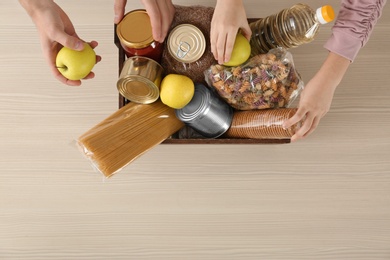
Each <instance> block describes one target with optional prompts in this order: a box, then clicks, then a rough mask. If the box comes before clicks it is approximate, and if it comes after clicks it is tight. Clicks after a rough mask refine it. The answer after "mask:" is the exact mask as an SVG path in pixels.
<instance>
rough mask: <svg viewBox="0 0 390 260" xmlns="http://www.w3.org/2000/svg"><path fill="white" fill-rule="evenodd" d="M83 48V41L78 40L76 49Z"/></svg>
mask: <svg viewBox="0 0 390 260" xmlns="http://www.w3.org/2000/svg"><path fill="white" fill-rule="evenodd" d="M81 48H82V42H81V41H77V42H76V45H75V49H76V50H80V49H81Z"/></svg>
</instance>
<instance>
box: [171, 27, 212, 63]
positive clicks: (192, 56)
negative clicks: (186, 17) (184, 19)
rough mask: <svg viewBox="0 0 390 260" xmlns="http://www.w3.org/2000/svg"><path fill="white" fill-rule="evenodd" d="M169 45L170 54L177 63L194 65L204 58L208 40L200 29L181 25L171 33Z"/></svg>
mask: <svg viewBox="0 0 390 260" xmlns="http://www.w3.org/2000/svg"><path fill="white" fill-rule="evenodd" d="M167 45H168V46H167V47H168V51H169V54H170V55H171V56H172V57H173V58H175V59H176V60H177V61H180V62H183V63H192V62H195V61H197V60H199V59H200V58H201V57H202V55H203V53H204V51H205V49H206V39H205V37H204V35H203V33H202V31H201V30H200V29H199V28H198V27H196V26H194V25H192V24H181V25H178V26H176V27H175V28H173V29H172V31H171V32H170V33H169V35H168V39H167Z"/></svg>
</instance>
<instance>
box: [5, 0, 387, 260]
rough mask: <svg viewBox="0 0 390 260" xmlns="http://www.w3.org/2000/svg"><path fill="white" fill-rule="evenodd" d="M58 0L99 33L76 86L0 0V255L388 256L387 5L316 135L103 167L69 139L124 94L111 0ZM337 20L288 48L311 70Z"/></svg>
mask: <svg viewBox="0 0 390 260" xmlns="http://www.w3.org/2000/svg"><path fill="white" fill-rule="evenodd" d="M264 2H267V1H264ZM280 2H282V1H278V2H275V1H271V2H267V3H264V4H262V5H260V4H257V1H255V0H253V1H246V5H247V10H248V16H249V17H262V16H265V15H268V14H271V13H274V12H277V11H279V10H281V9H282V8H285V7H289V6H290V4H289V3H284V4H283V3H280ZM58 3H59V4H60V5H61V6H62V7H63V8H64V9H65V10H66V11H67V12H68V14H69V16H70V18H71V19H72V21H73V22H74V24H75V26H76V28H77V31H78V33H79V35H80V36H81V37H82V38H84V39H85V40H93V39H95V40H97V41H98V42H99V47H98V48H97V49H96V50H97V52H98V53H99V54H100V55H102V57H103V60H102V62H101V63H99V64H98V65H97V66H96V68H95V69H94V71H95V73H96V78H95V79H94V80H90V81H86V82H85V83H84V84H83V86H82V87H75V88H72V87H66V86H63V85H61V84H60V83H59V82H57V81H56V80H55V79H54V78H53V77H52V76H51V74H50V72H49V69H48V68H47V66H46V64H45V61H44V60H43V57H42V54H41V50H40V44H39V39H38V36H37V33H36V30H35V27H34V25H33V24H32V23H31V20H30V18H29V17H28V16H27V15H26V14H25V12H24V10H23V9H22V8H21V7H20V6H19V5H18V3H17V1H1V2H0V57H1V59H0V78H1V91H0V259H5V260H8V259H40V260H41V259H137V260H138V259H213V260H214V259H264V260H271V259H288V260H290V259H299V260H304V259H307V260H314V259H332V260H334V259H340V260H346V259H359V260H360V259H361V260H368V259H369V260H387V259H390V206H389V205H390V89H389V83H388V82H389V75H390V73H389V66H390V51H389V49H388V48H389V45H390V44H389V43H390V30H389V28H390V13H389V11H390V10H389V8H388V7H386V8H385V10H384V14H383V17H382V18H381V20H380V21H379V23H378V25H377V26H376V28H375V31H374V33H373V35H372V38H371V40H370V42H369V43H368V44H367V45H366V47H365V48H363V49H362V50H361V52H360V54H359V56H358V58H357V59H356V61H355V63H354V64H353V65H352V66H351V67H350V70H349V71H348V73H347V75H346V77H345V78H344V80H343V82H342V83H341V85H340V87H339V88H338V90H337V91H336V94H335V97H334V101H333V105H332V109H331V111H330V112H329V113H328V114H327V116H326V117H325V118H323V120H322V121H321V124H320V126H319V127H318V129H317V130H316V131H315V133H313V134H312V135H311V136H310V137H309V138H307V139H305V140H302V141H301V142H297V143H294V144H283V145H239V146H237V145H227V146H225V145H160V146H158V147H156V148H155V149H152V150H151V151H149V152H148V153H146V154H144V155H143V156H141V157H140V158H139V159H138V160H136V161H135V162H134V163H132V164H131V165H129V166H128V167H126V168H125V169H123V171H121V172H120V173H119V174H117V175H116V176H114V177H113V178H111V179H109V180H105V179H103V177H102V176H101V175H100V174H98V173H97V172H95V171H94V170H93V169H92V167H91V166H90V164H89V162H88V161H87V160H86V159H85V158H84V157H82V155H81V153H80V152H79V151H78V150H77V149H76V147H75V145H74V140H76V139H77V137H78V136H80V135H81V134H82V133H84V132H85V131H87V130H88V129H89V128H91V127H92V126H93V125H95V124H96V123H98V122H100V121H101V120H103V119H104V118H105V117H106V116H108V115H110V114H111V113H113V112H114V111H115V110H116V109H117V107H118V103H117V101H118V96H117V91H116V88H115V84H116V80H117V76H118V75H117V73H118V71H117V49H116V47H115V45H114V43H113V24H112V22H113V7H112V1H104V0H95V1H92V0H84V1H82V3H81V2H80V1H63V0H61V1H58ZM177 3H178V4H190V1H177ZM199 3H200V4H203V5H206V4H208V5H213V4H214V2H213V1H201V2H199ZM306 3H308V4H310V5H312V6H313V7H316V6H319V5H321V4H323V3H321V2H320V1H314V0H309V1H306ZM327 3H329V4H332V5H334V6H335V7H337V8H338V4H339V1H335V0H331V1H328V2H327ZM139 7H141V5H140V4H139V1H133V3H130V1H129V3H128V9H129V10H130V9H133V8H139ZM329 32H330V26H324V28H323V29H322V30H321V33H320V35H319V36H318V38H317V39H316V40H315V42H313V43H311V44H309V45H306V46H305V47H300V48H297V49H296V50H294V51H293V54H294V61H295V63H296V64H297V68H298V67H299V70H300V73H301V75H302V77H303V78H304V80H306V81H307V80H309V79H310V77H311V76H313V74H314V73H315V71H316V69H317V68H318V67H319V65H320V64H321V62H322V60H323V58H324V57H325V55H326V51H325V50H324V49H323V48H322V44H323V42H324V41H325V40H326V38H327V37H328V35H329Z"/></svg>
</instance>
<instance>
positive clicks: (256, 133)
mask: <svg viewBox="0 0 390 260" xmlns="http://www.w3.org/2000/svg"><path fill="white" fill-rule="evenodd" d="M296 111H297V108H278V109H262V110H250V111H235V112H234V114H233V121H232V123H231V126H230V128H229V130H228V131H227V132H226V133H225V135H224V136H225V137H228V138H251V139H290V138H291V137H292V136H293V135H294V134H295V133H296V132H297V131H298V130H299V129H300V127H301V125H302V124H303V120H301V121H299V122H298V123H296V124H294V125H293V126H291V127H289V128H283V123H284V122H285V121H286V120H288V119H290V118H291V117H292V116H293V115H294V114H295V113H296Z"/></svg>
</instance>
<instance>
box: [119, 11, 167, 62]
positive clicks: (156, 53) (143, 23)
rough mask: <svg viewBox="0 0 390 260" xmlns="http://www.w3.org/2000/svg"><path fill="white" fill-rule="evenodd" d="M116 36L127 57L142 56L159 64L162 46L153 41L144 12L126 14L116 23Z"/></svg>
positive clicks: (147, 17) (147, 16) (150, 27)
mask: <svg viewBox="0 0 390 260" xmlns="http://www.w3.org/2000/svg"><path fill="white" fill-rule="evenodd" d="M116 34H117V36H118V38H119V41H120V43H121V46H122V48H123V49H124V51H125V53H126V56H127V57H132V56H143V57H148V58H151V59H153V60H155V61H157V62H160V60H161V54H162V50H163V44H162V43H159V42H157V41H155V40H154V39H153V34H152V26H151V23H150V17H149V15H148V14H147V12H146V10H144V9H136V10H133V11H130V12H128V13H127V14H126V15H125V16H124V17H123V19H122V20H121V21H120V22H119V23H118V26H117V28H116Z"/></svg>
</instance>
